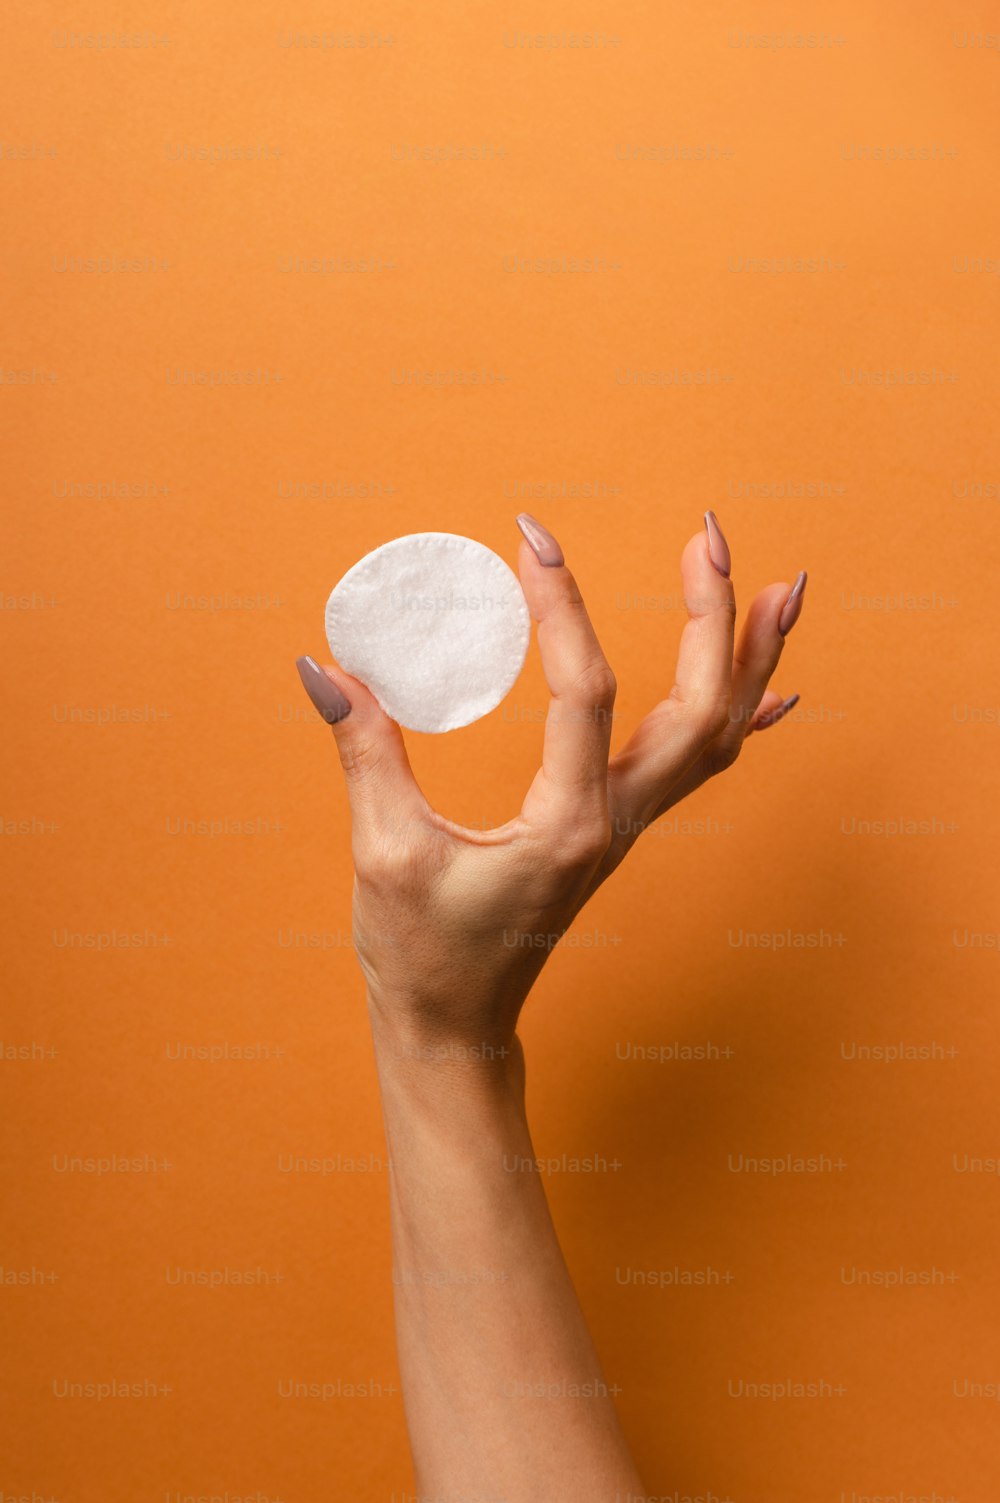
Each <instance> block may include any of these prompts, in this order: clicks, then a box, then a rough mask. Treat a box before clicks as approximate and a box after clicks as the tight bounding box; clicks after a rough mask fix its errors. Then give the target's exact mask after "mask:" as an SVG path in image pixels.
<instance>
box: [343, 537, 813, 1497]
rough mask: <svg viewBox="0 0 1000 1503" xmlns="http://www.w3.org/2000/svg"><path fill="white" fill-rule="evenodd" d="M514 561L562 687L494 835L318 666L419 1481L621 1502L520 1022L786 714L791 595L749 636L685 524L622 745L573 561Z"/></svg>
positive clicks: (753, 625)
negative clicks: (516, 800)
mask: <svg viewBox="0 0 1000 1503" xmlns="http://www.w3.org/2000/svg"><path fill="white" fill-rule="evenodd" d="M536 525H537V524H536ZM543 532H544V530H543ZM550 541H551V538H550ZM723 546H724V544H723ZM549 556H550V557H551V556H552V551H551V550H550V552H549ZM555 556H556V557H561V554H560V552H559V550H558V548H556V550H555ZM518 567H519V571H520V578H521V583H522V586H523V589H524V594H525V598H526V600H527V602H528V606H529V609H530V611H531V615H532V617H533V619H534V620H535V622H536V623H537V639H538V646H539V650H540V652H541V656H542V663H543V667H544V671H545V676H546V680H547V682H548V686H549V690H550V692H551V696H552V697H551V701H550V706H549V712H548V718H547V720H546V725H545V740H544V749H543V757H542V766H541V767H540V769H539V771H538V773H537V774H536V776H535V778H534V780H533V782H532V784H531V786H530V788H529V789H528V792H527V794H526V796H525V799H524V803H523V805H522V807H521V810H520V813H519V814H517V815H516V816H515V818H514V819H512V820H510V821H509V822H508V823H507V824H505V825H503V826H502V827H500V828H498V829H493V830H474V829H466V828H463V827H461V826H459V825H456V824H454V823H452V822H451V821H449V820H448V819H446V818H444V817H443V816H442V815H440V814H438V813H437V812H436V811H435V810H434V809H432V808H431V807H430V805H429V804H428V803H427V800H426V799H425V798H424V795H423V794H422V792H421V790H420V788H419V787H418V785H417V783H416V780H415V779H414V776H413V773H412V771H411V769H410V765H409V762H408V760H407V756H406V751H405V747H404V744H403V738H402V735H401V732H400V730H399V727H398V726H397V725H396V724H395V722H393V721H392V720H390V719H389V718H388V717H387V716H386V715H385V714H384V713H383V712H382V710H381V709H380V708H379V706H378V704H377V703H376V701H375V700H374V698H373V697H372V695H371V694H369V693H368V691H367V690H366V689H365V687H364V686H363V685H362V684H361V683H360V682H359V681H358V680H356V679H354V678H352V677H351V676H350V675H349V674H347V673H345V672H344V671H343V670H342V669H341V668H339V667H335V666H326V665H324V667H323V672H324V673H325V674H326V675H327V677H328V678H329V679H330V681H331V682H332V683H333V684H335V685H336V686H337V688H338V689H339V690H340V691H341V692H342V694H343V695H344V696H345V697H346V699H347V700H348V701H349V703H350V706H351V709H350V713H349V714H348V715H346V717H345V718H343V719H341V720H339V721H338V722H337V723H336V724H335V725H333V727H332V729H333V734H334V736H335V738H336V742H337V748H338V751H339V753H340V761H341V765H342V768H343V773H344V779H345V783H346V788H347V794H348V798H349V800H350V806H351V816H352V852H353V857H354V864H355V872H356V876H355V883H354V899H353V910H354V930H355V944H356V948H357V954H358V958H359V960H360V963H361V967H362V970H363V972H364V978H365V983H366V991H367V1003H368V1014H369V1019H370V1023H371V1029H372V1037H373V1041H374V1047H375V1058H376V1064H377V1067H378V1074H379V1083H380V1090H381V1098H382V1106H383V1115H384V1120H385V1130H386V1139H387V1144H388V1149H389V1160H390V1202H391V1218H392V1240H393V1258H394V1274H393V1278H394V1286H395V1288H394V1293H395V1306H396V1326H397V1341H398V1350H399V1362H400V1373H401V1379H402V1388H403V1395H404V1401H405V1406H406V1415H407V1423H408V1427H409V1433H410V1442H411V1448H412V1453H413V1461H414V1467H415V1476H416V1485H417V1490H418V1493H420V1494H425V1495H428V1496H429V1497H430V1498H433V1499H434V1500H435V1503H444V1500H446V1499H447V1500H454V1503H458V1500H463V1503H465V1500H470V1503H471V1500H472V1499H476V1500H479V1503H486V1500H487V1499H489V1500H491V1503H498V1500H501V1499H502V1500H504V1503H539V1500H546V1503H562V1500H564V1499H565V1500H566V1503H571V1500H572V1503H614V1500H615V1498H616V1495H618V1496H619V1497H621V1498H622V1499H625V1498H628V1497H629V1495H630V1494H631V1495H632V1497H635V1498H638V1497H640V1496H642V1494H643V1491H644V1490H643V1486H642V1483H641V1481H640V1479H639V1476H638V1473H637V1472H636V1470H635V1467H634V1464H633V1462H632V1459H631V1457H630V1455H629V1451H628V1448H627V1445H626V1443H625V1440H624V1438H623V1436H622V1433H621V1430H620V1428H619V1425H618V1421H617V1417H616V1414H615V1410H614V1406H613V1403H612V1400H611V1397H610V1396H609V1394H608V1393H607V1391H606V1383H605V1380H604V1379H603V1377H602V1374H601V1369H600V1365H599V1362H598V1358H597V1355H596V1352H595V1351H594V1348H593V1345H592V1343H591V1339H590V1336H589V1333H588V1331H587V1327H586V1323H585V1321H584V1318H583V1315H582V1312H581V1310H580V1306H579V1303H578V1301H577V1298H576V1293H575V1291H574V1288H573V1284H572V1281H571V1278H570V1275H569V1273H568V1271H567V1268H566V1265H565V1263H564V1261H563V1258H562V1254H561V1252H560V1249H559V1244H558V1240H557V1238H556V1234H555V1231H554V1229H553V1226H552V1222H551V1219H550V1216H549V1211H548V1206H547V1202H546V1198H545V1192H544V1189H543V1186H542V1178H541V1174H540V1173H539V1172H538V1169H537V1168H536V1167H535V1166H534V1158H535V1155H534V1150H533V1148H532V1145H531V1139H530V1135H529V1131H528V1123H527V1116H526V1111H525V1093H524V1055H523V1050H522V1048H521V1044H520V1040H519V1039H518V1036H517V1032H516V1027H517V1021H518V1016H519V1014H520V1011H521V1008H522V1006H523V1004H524V1001H525V999H526V997H527V995H528V992H529V991H530V989H531V986H532V984H533V983H534V981H535V978H536V977H537V975H538V973H539V971H540V970H541V968H542V966H543V964H544V963H545V961H546V959H547V958H548V955H549V953H550V950H551V947H552V946H553V945H554V944H555V943H556V941H557V939H558V937H559V936H560V935H561V934H562V933H563V932H564V931H565V930H566V929H567V928H568V926H569V925H570V924H571V922H572V921H573V919H574V917H575V916H576V914H577V913H579V911H580V909H581V908H582V907H583V905H584V904H585V903H586V902H587V900H588V898H589V897H590V896H591V894H592V893H594V892H595V891H596V890H597V888H598V887H599V886H600V885H601V883H602V882H604V881H606V879H607V878H608V877H609V876H610V875H611V874H612V872H613V871H614V870H615V869H616V867H617V866H618V865H619V864H620V863H621V862H622V860H623V859H624V858H625V856H626V855H627V854H628V851H629V850H630V848H631V846H632V845H633V844H634V843H635V841H636V840H637V839H638V838H639V836H640V834H641V832H642V830H643V829H644V828H645V827H646V826H648V825H649V824H651V823H652V822H653V821H654V820H655V819H657V818H658V817H659V816H660V815H661V814H663V813H664V812H665V811H666V810H667V809H669V808H671V807H672V806H673V805H674V804H676V803H677V802H678V801H679V800H680V799H682V798H684V797H685V796H686V795H687V794H688V793H690V792H691V791H692V790H693V789H695V788H697V787H698V786H699V785H700V784H701V783H703V782H704V781H705V780H706V779H708V778H710V777H712V776H714V775H715V774H716V773H718V772H721V771H723V770H724V769H725V768H727V767H729V766H731V765H732V763H733V762H734V761H735V760H736V758H737V756H738V755H739V753H740V750H741V748H742V746H743V745H744V743H745V741H746V739H747V736H748V734H749V733H750V732H751V730H752V729H753V728H754V725H755V723H758V722H760V721H761V720H765V721H766V719H767V717H768V716H770V715H773V713H774V711H775V710H777V709H778V708H779V707H780V706H781V705H782V703H783V700H782V696H781V695H780V694H777V693H775V692H774V691H773V690H770V689H769V688H768V683H769V681H770V678H771V676H772V674H773V673H774V670H775V668H776V666H777V663H778V659H779V658H780V656H781V652H782V648H783V645H784V638H783V636H782V634H781V632H780V631H779V629H778V622H779V620H780V619H782V608H783V607H784V606H785V604H786V602H787V600H788V597H789V593H790V590H791V587H790V586H789V585H788V584H774V585H770V586H769V587H768V588H767V589H765V590H763V591H761V593H760V594H758V595H757V596H756V597H755V598H754V600H753V601H752V602H751V604H750V607H749V610H748V611H747V614H746V618H745V620H744V622H743V625H742V629H741V631H740V634H739V639H738V641H736V639H735V621H736V606H735V597H734V592H733V585H732V582H731V580H730V579H729V578H727V577H726V576H725V575H724V574H722V573H721V572H720V571H719V568H717V567H716V566H715V565H713V562H712V557H711V554H710V551H709V535H707V534H706V532H704V531H701V532H699V533H698V534H697V535H696V536H695V537H693V538H692V539H691V540H690V542H689V543H688V544H687V547H686V548H685V549H684V552H683V555H682V559H681V575H682V581H683V589H684V597H685V601H686V603H687V606H688V621H687V624H686V626H685V628H684V631H683V634H682V638H681V643H680V650H679V656H678V661H677V668H676V675H675V680H674V685H673V687H672V688H671V690H670V692H669V693H668V694H667V695H666V697H665V698H664V699H663V700H661V701H660V703H659V704H657V705H656V706H655V707H654V708H653V709H652V710H651V711H650V713H649V714H648V715H647V716H646V718H645V719H644V720H643V721H642V723H641V724H640V725H639V726H638V728H637V729H636V731H635V732H634V734H633V735H632V736H631V738H630V739H629V740H628V741H627V743H626V744H625V746H624V747H623V748H622V750H621V751H619V752H618V753H617V754H616V755H615V756H613V757H611V756H610V734H611V724H612V709H613V706H614V701H615V693H616V683H615V678H614V674H613V673H612V671H611V668H610V667H609V665H608V662H607V660H606V658H605V656H604V653H603V652H602V650H601V647H600V644H599V642H598V640H597V636H596V634H595V632H594V629H593V626H592V625H591V622H590V619H589V617H588V615H587V611H586V608H585V606H584V603H583V600H582V597H581V595H580V591H579V589H578V587H577V585H576V582H575V580H574V578H573V575H572V573H571V572H570V569H569V567H568V566H567V565H566V564H565V563H558V564H556V565H554V566H552V565H550V566H545V565H543V564H542V563H541V562H540V561H539V558H538V556H537V555H536V553H535V552H534V551H533V549H532V548H531V547H530V546H529V544H528V543H527V542H522V544H521V547H520V552H519V558H518ZM785 619H786V621H787V615H786V618H785ZM515 936H519V937H524V936H531V937H532V938H531V942H530V943H528V942H525V941H524V939H523V938H519V939H515V938H514V937H515Z"/></svg>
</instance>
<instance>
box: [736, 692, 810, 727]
mask: <svg viewBox="0 0 1000 1503" xmlns="http://www.w3.org/2000/svg"><path fill="white" fill-rule="evenodd" d="M800 698H801V696H800V695H798V694H792V695H790V696H789V698H788V699H782V697H781V695H780V694H775V692H774V690H773V689H768V691H767V693H766V694H765V695H764V697H763V699H762V700H761V702H760V704H759V705H758V707H757V713H756V714H755V715H754V717H753V719H752V720H751V722H750V724H749V725H748V726H747V735H748V736H749V735H750V734H751V732H752V731H766V730H767V728H768V726H771V725H777V724H778V721H779V720H784V718H785V716H786V715H787V714H788V712H789V710H794V709H795V706H796V705H797V704H798V702H799V699H800Z"/></svg>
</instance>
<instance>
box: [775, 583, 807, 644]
mask: <svg viewBox="0 0 1000 1503" xmlns="http://www.w3.org/2000/svg"><path fill="white" fill-rule="evenodd" d="M808 578H809V576H808V574H807V573H806V571H805V569H803V570H802V571H801V573H800V574H799V577H798V579H797V580H796V581H795V583H794V584H793V585H792V588H791V591H790V592H789V596H788V599H787V600H786V601H785V603H784V605H783V606H782V607H781V615H780V616H779V617H778V630H779V631H780V633H781V635H782V636H783V637H787V636H788V633H789V632H790V631H791V629H792V627H793V626H794V625H795V623H796V621H797V620H798V619H799V617H800V616H801V614H802V597H803V595H804V594H805V592H806V580H807V579H808Z"/></svg>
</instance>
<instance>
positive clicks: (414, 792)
mask: <svg viewBox="0 0 1000 1503" xmlns="http://www.w3.org/2000/svg"><path fill="white" fill-rule="evenodd" d="M295 666H296V668H297V669H298V670H299V677H300V678H301V680H302V684H303V687H304V689H305V691H306V693H307V694H308V695H309V698H310V699H311V700H312V702H313V704H314V705H315V706H316V709H317V710H318V711H319V713H320V715H321V716H322V717H323V719H324V720H325V721H326V723H327V724H328V725H329V726H330V727H331V728H332V730H333V734H334V737H335V739H336V742H337V750H338V752H339V753H340V762H341V766H342V767H343V769H344V782H345V783H346V785H347V797H348V799H349V801H350V805H351V814H352V817H353V820H354V823H355V826H356V827H360V828H359V830H358V833H362V834H364V833H367V834H381V835H383V836H385V835H388V834H390V833H391V831H392V830H393V829H394V828H396V829H398V828H401V827H402V825H403V824H404V822H405V821H407V820H408V819H411V818H413V816H414V815H415V814H416V813H417V812H418V810H420V811H422V810H423V808H424V807H425V802H424V798H423V795H422V794H421V792H420V789H419V787H418V786H417V781H416V779H415V778H414V776H413V770H412V768H411V767H410V762H409V758H408V757H407V755H406V747H405V746H404V744H403V735H402V732H401V731H400V729H399V726H398V725H397V724H396V722H395V721H394V720H392V719H390V717H389V716H388V715H387V714H386V713H385V711H384V710H383V709H382V707H381V705H380V704H379V702H378V700H377V699H376V698H375V696H374V695H373V694H372V693H371V691H370V690H368V689H366V688H365V686H364V684H363V683H362V682H361V681H360V679H356V678H352V677H351V675H350V674H349V673H345V672H344V670H343V668H334V667H331V666H330V665H329V664H324V665H323V667H320V665H319V663H317V662H316V661H315V660H314V659H313V658H311V657H301V658H297V659H296V663H295Z"/></svg>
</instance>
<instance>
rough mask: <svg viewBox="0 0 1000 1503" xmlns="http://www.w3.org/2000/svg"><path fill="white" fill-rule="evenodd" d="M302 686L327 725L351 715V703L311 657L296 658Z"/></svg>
mask: <svg viewBox="0 0 1000 1503" xmlns="http://www.w3.org/2000/svg"><path fill="white" fill-rule="evenodd" d="M295 666H296V668H297V669H298V670H299V678H300V679H301V680H302V686H303V688H304V689H305V691H306V693H307V694H308V695H309V698H310V699H311V700H312V702H313V704H314V705H315V706H316V708H317V710H318V711H319V713H320V714H321V715H322V717H323V719H324V720H325V721H326V723H327V725H336V723H337V721H338V720H343V719H344V717H345V715H349V714H350V713H351V701H350V700H349V699H348V698H347V697H346V695H343V694H341V692H340V690H339V689H338V688H337V685H336V684H335V683H334V682H333V679H332V678H328V677H327V675H326V674H325V673H324V672H323V670H322V668H321V667H320V666H319V664H318V663H316V662H314V661H313V659H312V658H310V657H304V658H296V659H295Z"/></svg>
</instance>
